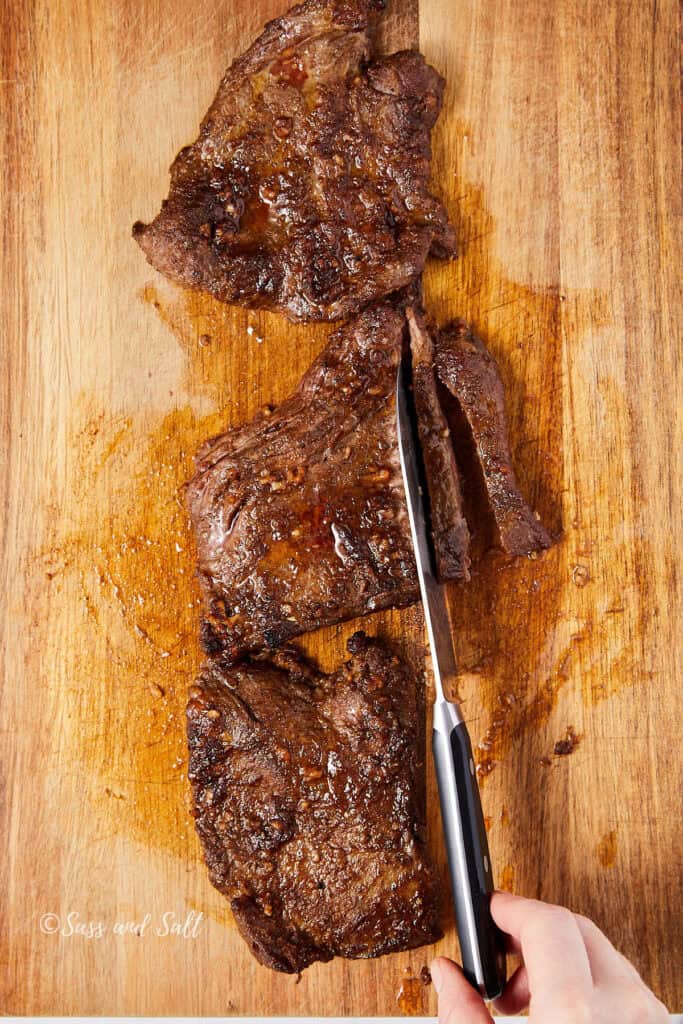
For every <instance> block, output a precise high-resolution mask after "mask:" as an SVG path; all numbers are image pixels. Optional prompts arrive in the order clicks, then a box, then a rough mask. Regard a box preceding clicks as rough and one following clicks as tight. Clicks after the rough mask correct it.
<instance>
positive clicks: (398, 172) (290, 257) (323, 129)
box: [133, 0, 455, 320]
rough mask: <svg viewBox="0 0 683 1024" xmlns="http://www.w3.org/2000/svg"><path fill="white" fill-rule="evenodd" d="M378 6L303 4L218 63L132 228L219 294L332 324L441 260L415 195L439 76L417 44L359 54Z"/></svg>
mask: <svg viewBox="0 0 683 1024" xmlns="http://www.w3.org/2000/svg"><path fill="white" fill-rule="evenodd" d="M378 9H379V5H378V4H376V3H368V2H362V0H356V2H352V0H346V2H339V0H337V2H335V0H308V2H306V3H304V4H302V5H300V6H299V7H295V8H293V9H292V10H291V11H289V12H288V13H287V14H285V15H284V16H283V17H282V18H280V19H278V20H276V21H273V22H270V23H269V24H268V25H267V26H266V28H265V29H264V31H263V33H262V35H261V36H260V37H259V38H258V39H257V40H256V42H255V43H254V44H253V45H252V46H251V47H250V49H249V50H247V51H246V52H245V53H244V54H243V55H242V56H241V57H239V58H238V59H237V60H236V61H235V62H234V63H233V65H232V66H231V67H230V68H229V69H228V71H227V72H226V74H225V76H224V78H223V81H222V83H221V85H220V87H219V90H218V93H217V95H216V98H215V99H214V102H213V104H212V105H211V108H210V109H209V111H208V112H207V114H206V116H205V118H204V120H203V121H202V124H201V127H200V132H199V137H198V138H197V140H196V141H195V142H194V143H192V144H191V145H189V146H185V147H184V148H183V149H182V150H181V151H180V152H179V153H178V156H177V157H176V159H175V161H174V163H173V165H172V167H171V186H170V191H169V195H168V198H167V199H165V200H164V202H163V203H162V206H161V210H160V212H159V214H158V215H157V217H156V218H155V219H154V220H153V221H152V222H151V223H150V224H143V223H142V222H140V221H138V222H137V223H136V224H135V225H134V227H133V236H134V238H135V239H136V241H137V242H138V243H139V245H140V246H141V248H142V249H143V251H144V253H145V255H146V257H147V259H148V260H149V262H150V263H151V264H152V266H154V267H155V268H156V269H157V270H159V271H160V272H161V273H163V274H165V275H166V276H168V277H170V278H171V279H172V280H174V281H176V282H177V283H179V284H181V285H184V286H186V287H190V288H199V289H203V290H205V291H208V292H210V293H211V294H213V295H214V296H216V297H217V298H218V299H221V300H222V301H225V302H230V303H239V304H242V305H246V306H250V307H253V308H266V309H271V310H278V311H280V312H283V313H285V314H286V315H287V316H288V317H289V318H290V319H292V320H336V319H341V318H344V317H347V316H349V315H352V314H353V313H355V312H357V311H358V309H360V308H361V307H362V306H363V305H365V304H367V303H368V302H371V301H375V300H377V299H378V298H381V297H383V296H386V295H387V294H388V293H390V292H392V291H394V290H395V289H397V288H400V287H403V286H407V285H409V284H410V282H411V281H412V280H414V279H415V278H416V277H417V276H418V275H419V274H420V273H421V271H422V268H423V266H424V263H425V260H426V258H427V255H428V254H429V253H430V252H431V253H433V254H435V255H438V256H441V257H443V256H449V255H453V253H454V251H455V245H454V235H453V229H452V227H451V226H450V225H449V224H448V220H447V216H446V212H445V209H444V207H443V205H442V204H441V203H440V202H439V201H438V200H437V199H436V198H435V197H434V196H433V195H432V194H431V193H430V191H429V174H430V163H431V142H430V133H431V130H432V127H433V125H434V123H435V122H436V119H437V117H438V114H439V111H440V108H441V102H442V95H443V88H444V82H443V79H442V78H441V76H440V75H438V73H437V72H436V71H435V70H434V69H433V68H431V67H429V65H428V64H426V62H425V61H424V58H423V57H422V56H421V54H419V53H417V52H415V51H401V52H399V53H395V54H392V55H390V56H386V57H379V58H377V59H373V58H372V53H371V47H370V40H369V35H368V25H369V22H370V20H371V18H372V15H373V12H375V11H376V10H378Z"/></svg>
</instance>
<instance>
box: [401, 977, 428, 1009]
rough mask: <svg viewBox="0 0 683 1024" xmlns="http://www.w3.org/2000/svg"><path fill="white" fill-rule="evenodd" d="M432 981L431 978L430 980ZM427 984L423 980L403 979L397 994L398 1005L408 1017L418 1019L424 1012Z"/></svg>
mask: <svg viewBox="0 0 683 1024" xmlns="http://www.w3.org/2000/svg"><path fill="white" fill-rule="evenodd" d="M430 980H431V978H430ZM424 999H425V982H424V981H423V980H422V978H403V979H402V981H401V987H400V988H399V990H398V992H397V993H396V1004H397V1006H398V1008H399V1010H400V1011H401V1013H403V1014H405V1016H406V1017H417V1016H418V1015H419V1014H421V1013H422V1012H423V1009H424Z"/></svg>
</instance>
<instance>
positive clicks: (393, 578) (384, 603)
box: [188, 303, 466, 659]
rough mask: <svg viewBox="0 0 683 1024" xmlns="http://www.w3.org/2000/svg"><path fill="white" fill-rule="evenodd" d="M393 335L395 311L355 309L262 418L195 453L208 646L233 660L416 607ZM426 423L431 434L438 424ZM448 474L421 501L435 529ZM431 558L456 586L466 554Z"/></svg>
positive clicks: (398, 337)
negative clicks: (426, 501) (390, 610)
mask: <svg viewBox="0 0 683 1024" xmlns="http://www.w3.org/2000/svg"><path fill="white" fill-rule="evenodd" d="M404 332H405V316H404V313H403V309H402V307H401V306H400V305H399V304H396V305H394V304H390V303H381V304H379V305H377V306H374V307H370V308H368V309H366V310H365V311H364V312H363V313H361V314H360V316H358V317H357V318H356V319H355V320H354V321H352V322H351V323H349V324H347V325H346V326H345V327H343V328H341V329H340V330H339V331H337V332H336V333H335V334H334V335H333V336H332V338H331V339H330V342H329V343H328V346H327V348H326V349H325V350H324V351H323V353H322V355H321V356H320V357H319V359H318V360H316V362H315V363H314V364H313V365H312V367H311V368H310V369H309V370H308V372H307V373H306V374H305V375H304V377H303V378H302V380H301V382H300V383H299V386H298V387H297V389H296V391H295V392H294V393H293V394H292V395H291V397H290V398H288V399H287V401H285V402H283V403H282V405H281V406H279V408H277V409H276V410H275V411H274V412H273V413H272V414H270V415H260V416H258V417H257V418H256V419H255V420H253V421H252V422H251V423H248V424H247V425H246V426H244V427H241V428H238V429H237V430H232V431H229V432H228V433H226V434H224V435H222V436H221V437H218V438H216V439H215V440H214V441H211V442H209V443H208V444H207V445H206V446H205V447H204V448H203V450H201V451H200V453H199V455H198V458H197V470H196V474H195V476H194V478H193V480H192V481H191V483H190V485H189V488H188V504H189V509H190V514H191V517H192V520H193V523H194V526H195V530H196V536H197V552H198V561H199V578H200V583H201V586H202V590H203V593H204V597H205V602H206V614H205V618H204V624H203V641H204V646H205V648H206V649H207V650H208V651H215V650H218V649H220V648H223V649H225V652H226V654H227V656H229V657H231V658H233V659H236V658H239V657H241V656H242V655H243V654H244V653H245V652H246V651H259V650H262V649H263V648H264V647H273V648H274V647H277V646H279V645H280V644H281V643H283V641H285V640H287V639H289V638H291V637H294V636H296V635H298V634H300V633H305V632H308V631H310V630H312V629H317V628H318V627H319V626H324V625H330V624H332V623H335V622H340V621H342V620H344V619H350V618H354V617H355V616H358V615H365V614H367V613H368V612H372V611H375V610H378V609H380V608H387V607H400V606H402V605H406V604H410V603H412V602H413V601H415V600H416V599H417V595H418V587H417V578H416V571H415V560H414V556H413V548H412V542H411V540H410V529H409V525H408V519H407V511H406V505H405V495H404V492H403V481H402V478H401V468H400V463H399V458H398V448H397V438H396V402H395V392H396V371H397V367H398V362H399V359H400V355H401V348H402V344H403V339H404ZM422 412H423V416H424V417H426V418H427V419H429V418H430V417H432V416H436V414H437V410H435V409H433V408H432V407H431V406H429V407H425V408H424V409H423V410H422ZM426 429H427V430H428V431H431V432H433V433H435V434H440V433H441V430H442V423H441V419H439V421H438V423H437V425H436V427H430V426H429V425H427V426H426ZM449 472H452V473H453V474H455V475H454V477H453V479H452V481H451V483H450V486H449V485H448V483H447V482H446V480H444V481H443V482H442V483H441V485H440V487H438V488H437V489H436V490H435V492H434V495H433V501H432V504H433V507H434V510H435V513H436V520H435V521H438V522H441V521H442V520H443V519H444V518H447V517H446V516H444V515H442V514H441V513H440V511H439V509H440V501H441V500H442V497H443V496H446V498H450V496H451V495H452V494H453V493H454V492H455V489H457V487H458V481H457V471H456V470H455V465H454V463H453V464H452V465H451V463H448V464H446V463H445V462H444V473H445V474H447V473H449ZM439 517H440V518H439ZM458 529H459V527H458ZM456 532H457V530H456ZM444 533H445V534H448V538H449V542H450V541H453V542H454V537H452V536H451V535H450V533H449V531H448V530H446V529H445V528H444ZM457 535H458V536H462V537H463V542H464V541H465V540H466V535H463V534H462V531H460V532H459V533H457ZM442 539H443V538H442V536H441V535H440V534H437V541H439V542H440V541H441V540H442ZM440 561H441V564H442V566H443V568H444V570H446V574H447V575H448V574H449V573H451V574H452V575H453V576H454V577H455V578H461V576H462V571H463V566H464V565H465V564H466V551H464V550H463V552H462V553H459V552H457V551H455V550H454V547H453V545H452V544H451V546H450V547H449V551H448V557H443V558H442V559H441V560H440Z"/></svg>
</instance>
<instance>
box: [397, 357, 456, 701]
mask: <svg viewBox="0 0 683 1024" xmlns="http://www.w3.org/2000/svg"><path fill="white" fill-rule="evenodd" d="M409 386H410V385H409V378H408V371H407V368H406V366H405V361H404V360H402V361H401V363H400V365H399V368H398V373H397V378H396V413H397V422H398V449H399V456H400V460H401V470H402V473H403V486H404V488H405V493H406V503H407V506H408V518H409V520H410V532H411V534H412V538H413V547H414V549H415V562H416V564H417V575H418V580H419V583H420V593H421V595H422V607H423V610H424V616H425V623H426V626H427V635H428V637H429V646H430V649H431V654H432V670H433V673H434V681H435V685H436V697H437V702H439V701H440V700H443V699H444V692H443V684H444V681H446V680H447V679H448V678H449V677H455V676H456V674H457V664H456V659H455V650H454V648H453V636H452V632H451V624H450V620H449V618H448V608H447V606H446V597H445V594H444V590H443V587H442V586H441V584H440V583H439V582H438V580H437V578H436V567H435V564H434V553H433V548H432V544H431V541H430V538H429V533H428V530H429V526H428V517H427V512H426V508H425V495H424V493H423V490H422V484H421V472H420V461H419V460H420V456H419V454H418V453H419V450H420V449H419V444H420V440H419V437H418V434H417V422H416V418H415V415H414V410H413V403H412V396H411V395H410V393H409Z"/></svg>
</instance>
